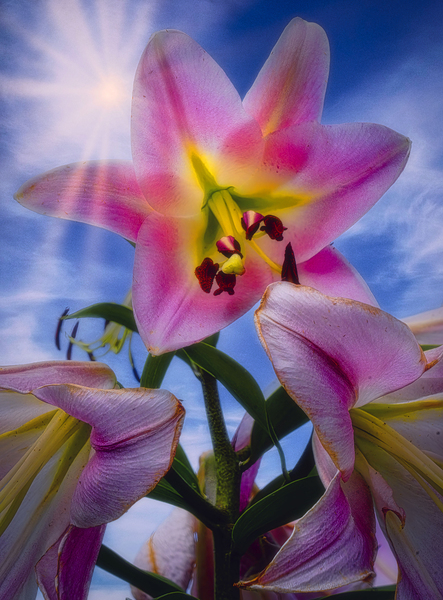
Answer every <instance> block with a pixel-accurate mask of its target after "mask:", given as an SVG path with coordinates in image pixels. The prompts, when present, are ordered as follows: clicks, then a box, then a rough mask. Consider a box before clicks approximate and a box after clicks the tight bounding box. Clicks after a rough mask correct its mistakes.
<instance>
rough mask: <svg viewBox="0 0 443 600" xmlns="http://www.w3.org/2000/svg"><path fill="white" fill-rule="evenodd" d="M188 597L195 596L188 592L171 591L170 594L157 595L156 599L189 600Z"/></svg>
mask: <svg viewBox="0 0 443 600" xmlns="http://www.w3.org/2000/svg"><path fill="white" fill-rule="evenodd" d="M189 598H195V596H191V595H190V594H185V593H183V592H171V593H170V594H165V595H164V596H159V597H158V600H160V599H161V600H166V599H167V600H189Z"/></svg>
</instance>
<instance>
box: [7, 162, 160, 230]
mask: <svg viewBox="0 0 443 600" xmlns="http://www.w3.org/2000/svg"><path fill="white" fill-rule="evenodd" d="M15 199H16V200H17V201H18V202H20V204H23V206H25V207H26V208H29V209H31V210H33V211H35V212H38V213H41V214H43V215H50V216H52V217H60V218H61V219H69V220H70V221H79V222H81V223H90V224H91V225H97V226H98V227H103V228H104V229H109V231H113V232H115V233H118V234H119V235H121V236H123V237H125V238H127V239H128V240H131V241H132V242H135V240H136V239H137V233H138V230H139V229H140V225H141V224H142V223H143V221H144V220H145V218H146V217H147V216H148V215H149V213H150V212H151V209H150V207H149V205H148V203H147V202H146V200H145V198H144V196H143V194H142V193H141V191H140V188H139V185H138V183H137V179H136V177H135V173H134V167H133V166H132V164H131V163H130V162H124V161H106V162H98V161H97V162H87V163H74V164H70V165H66V166H64V167H59V168H57V169H54V170H52V171H48V172H47V173H44V174H43V175H39V176H38V177H34V179H30V180H29V181H27V182H26V183H25V184H24V185H22V187H21V188H20V189H19V190H18V192H17V193H16V195H15Z"/></svg>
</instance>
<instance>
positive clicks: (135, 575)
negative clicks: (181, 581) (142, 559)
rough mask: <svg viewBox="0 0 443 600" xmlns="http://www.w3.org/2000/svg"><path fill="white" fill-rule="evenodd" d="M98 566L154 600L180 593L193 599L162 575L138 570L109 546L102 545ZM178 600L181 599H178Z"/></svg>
mask: <svg viewBox="0 0 443 600" xmlns="http://www.w3.org/2000/svg"><path fill="white" fill-rule="evenodd" d="M97 565H98V566H99V567H100V568H101V569H104V570H105V571H107V572H108V573H112V575H115V576H116V577H119V578H120V579H123V581H126V582H127V583H129V584H130V585H133V586H134V587H136V588H138V589H139V590H141V591H142V592H145V593H146V594H149V595H150V596H152V597H153V598H159V597H160V596H165V595H166V594H168V595H169V594H171V593H174V594H175V593H178V594H179V595H180V596H186V597H187V598H188V599H189V598H192V596H189V595H188V594H185V593H184V591H183V589H182V588H181V587H180V586H178V585H177V584H176V583H174V582H173V581H171V580H169V579H166V577H162V576H161V575H155V574H154V573H149V572H148V571H143V570H142V569H138V568H137V567H135V566H134V565H133V564H131V563H129V562H128V561H126V560H125V559H124V558H122V557H121V556H119V555H118V554H117V553H116V552H114V551H113V550H111V549H110V548H108V547H107V546H104V545H102V547H101V548H100V552H99V555H98V558H97ZM177 600H180V599H179V598H178V597H177Z"/></svg>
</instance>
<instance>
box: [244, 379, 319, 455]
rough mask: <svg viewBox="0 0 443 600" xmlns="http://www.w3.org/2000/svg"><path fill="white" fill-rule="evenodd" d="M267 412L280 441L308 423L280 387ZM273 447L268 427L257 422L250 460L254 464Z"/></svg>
mask: <svg viewBox="0 0 443 600" xmlns="http://www.w3.org/2000/svg"><path fill="white" fill-rule="evenodd" d="M266 410H267V412H268V418H269V422H270V424H271V425H272V427H273V429H274V433H275V435H276V436H277V438H278V439H281V438H283V437H284V436H285V435H287V434H288V433H290V432H291V431H294V429H297V428H298V427H300V426H301V425H304V424H305V423H307V422H308V417H307V416H306V414H305V413H304V412H303V411H302V409H301V408H300V407H299V406H298V405H297V404H296V403H295V402H294V400H292V398H291V397H290V396H289V395H288V393H287V392H286V391H285V390H284V389H283V388H282V387H279V388H278V389H277V390H276V391H275V392H273V393H272V394H271V395H270V396H269V397H268V398H267V400H266ZM272 446H273V443H272V440H271V437H270V435H269V433H268V429H267V427H266V426H265V427H263V426H261V424H260V423H258V422H257V421H256V422H255V423H254V426H253V428H252V433H251V457H250V459H249V460H250V461H251V462H252V463H253V462H255V461H256V460H257V459H258V458H260V456H262V454H264V452H266V451H267V450H269V448H272Z"/></svg>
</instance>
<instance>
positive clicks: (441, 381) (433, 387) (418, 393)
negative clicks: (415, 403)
mask: <svg viewBox="0 0 443 600" xmlns="http://www.w3.org/2000/svg"><path fill="white" fill-rule="evenodd" d="M436 350H437V348H436ZM425 356H426V358H428V354H427V352H425ZM442 393H443V360H439V362H438V363H437V364H436V365H434V366H433V367H431V368H430V369H428V370H427V371H425V372H424V373H423V375H422V376H421V377H420V378H419V379H417V380H416V381H414V382H413V383H411V384H409V385H407V386H406V387H404V388H402V389H401V390H396V391H394V392H391V393H390V394H388V395H387V396H383V398H379V399H378V400H377V402H379V403H382V404H394V403H397V402H408V401H410V400H419V399H420V398H425V397H426V396H432V395H433V394H442Z"/></svg>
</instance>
